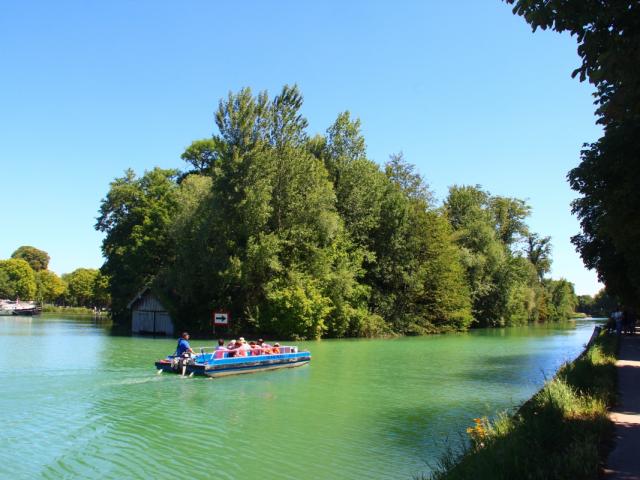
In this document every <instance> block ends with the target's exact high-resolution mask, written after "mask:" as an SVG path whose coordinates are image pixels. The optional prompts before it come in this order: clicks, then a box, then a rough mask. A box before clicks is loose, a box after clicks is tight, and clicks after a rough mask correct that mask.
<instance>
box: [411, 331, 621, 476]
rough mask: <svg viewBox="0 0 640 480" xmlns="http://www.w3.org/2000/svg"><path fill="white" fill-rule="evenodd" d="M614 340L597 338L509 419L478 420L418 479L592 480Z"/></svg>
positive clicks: (604, 442) (605, 443) (606, 426)
mask: <svg viewBox="0 0 640 480" xmlns="http://www.w3.org/2000/svg"><path fill="white" fill-rule="evenodd" d="M616 351H617V339H616V338H615V337H614V336H612V335H606V334H604V333H603V334H601V335H600V336H599V337H597V338H596V339H595V341H594V342H593V344H592V345H591V346H590V347H589V348H588V349H587V350H586V351H585V352H583V354H582V355H581V356H580V357H578V358H577V359H576V360H574V361H573V362H571V363H567V364H565V365H563V366H562V367H561V368H560V370H559V371H558V373H557V374H556V376H555V377H554V378H553V379H552V380H549V381H547V382H546V383H545V385H544V386H543V387H542V389H541V390H540V391H538V392H537V393H536V394H535V395H534V396H533V397H532V398H531V399H530V400H529V401H527V402H526V403H525V404H524V405H522V407H520V409H519V410H518V411H517V412H516V413H515V414H513V415H508V414H507V413H501V414H499V415H498V416H497V417H496V418H495V419H493V420H489V419H487V418H486V417H485V418H477V419H475V420H474V422H475V424H474V425H473V426H471V427H469V428H468V429H467V433H468V435H469V439H468V441H466V442H463V446H462V447H460V448H459V449H458V450H455V449H452V448H450V449H448V450H447V451H446V452H445V454H444V455H443V456H442V457H441V458H440V460H439V461H438V463H437V465H435V466H433V471H432V472H431V473H430V474H428V475H423V476H422V477H419V478H421V479H422V480H458V479H475V480H483V479H492V480H500V479H505V480H506V479H509V480H512V479H536V480H537V479H540V480H549V479H567V480H569V479H570V480H576V479H597V478H598V477H599V471H600V469H601V461H602V459H604V458H605V457H606V454H607V453H608V450H609V448H610V440H611V438H612V435H613V425H612V423H611V421H610V420H609V418H608V416H607V412H608V408H609V407H610V406H611V405H613V404H614V403H615V396H616V369H615V360H616Z"/></svg>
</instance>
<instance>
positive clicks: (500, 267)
mask: <svg viewBox="0 0 640 480" xmlns="http://www.w3.org/2000/svg"><path fill="white" fill-rule="evenodd" d="M302 106H303V97H302V94H301V92H300V91H299V89H298V88H297V87H296V86H286V85H285V86H284V87H283V88H282V90H281V91H280V92H279V93H278V94H277V95H275V96H273V97H270V96H269V95H268V94H267V93H266V92H261V93H258V94H257V95H254V94H253V93H252V92H251V90H250V89H248V88H245V89H242V90H240V91H239V92H237V93H230V94H229V95H228V96H227V97H226V98H224V99H222V100H221V101H220V103H219V105H218V109H217V111H216V113H215V124H216V127H217V132H216V133H215V134H214V135H213V136H212V137H211V138H210V139H201V140H196V141H194V142H193V143H192V144H191V145H190V146H189V147H187V149H186V151H185V152H184V154H183V155H182V158H183V160H185V161H186V162H187V164H188V170H187V171H185V172H179V171H177V170H162V169H159V168H155V169H153V170H150V171H147V172H145V173H144V174H143V175H142V176H137V175H136V174H135V173H134V172H132V171H127V172H126V173H125V176H124V177H121V178H117V179H116V180H114V182H112V183H111V187H110V190H109V192H108V193H107V195H106V197H105V198H104V200H103V201H102V204H101V207H100V215H99V217H98V221H97V223H96V228H97V229H98V230H100V231H102V232H104V233H105V239H104V242H103V245H102V250H103V253H104V256H105V258H106V261H105V263H104V265H103V267H102V269H101V271H102V273H103V274H105V275H108V277H109V279H110V283H109V285H110V287H109V288H110V293H111V295H112V297H113V309H114V313H115V314H116V316H118V314H120V315H121V317H122V318H126V310H125V308H124V307H125V306H126V304H127V303H128V301H129V300H130V299H131V298H132V297H133V296H134V295H135V294H136V293H137V291H139V290H140V289H141V288H142V287H143V286H145V285H148V286H150V287H151V288H152V290H153V291H154V293H155V294H156V295H157V296H158V297H159V298H160V300H161V301H162V303H163V304H164V305H165V307H166V308H167V309H168V310H169V311H170V313H171V315H172V318H173V319H174V320H175V321H176V322H177V324H178V325H177V327H178V328H189V329H192V330H196V331H201V332H209V331H210V328H211V325H210V317H211V311H212V310H217V309H224V310H229V311H230V312H231V314H232V318H233V319H234V320H233V325H232V329H236V330H237V331H242V332H245V333H249V332H251V331H253V332H261V333H268V334H273V335H277V336H283V337H297V338H317V337H322V336H330V337H344V336H373V335H383V334H391V333H401V334H423V333H429V332H436V331H445V330H464V329H466V328H468V327H469V326H471V325H472V324H474V323H475V324H476V325H481V326H484V325H508V324H514V323H522V322H526V321H535V320H539V321H544V320H550V319H555V317H554V316H552V315H549V314H547V312H549V311H551V310H552V309H551V307H552V306H554V305H555V303H554V302H556V303H558V306H557V308H555V307H554V308H555V310H553V311H554V312H555V311H559V312H561V314H560V315H561V316H562V315H564V314H565V310H566V309H565V308H564V307H563V305H565V303H566V302H565V303H562V302H564V300H565V299H564V297H563V298H560V297H561V296H559V295H556V296H554V295H553V292H552V291H551V290H549V291H548V289H549V288H550V287H548V286H549V285H551V283H550V282H551V281H550V280H548V279H546V278H544V274H545V273H546V272H547V271H548V268H547V269H546V270H545V268H542V267H540V266H538V267H536V266H534V264H533V263H532V262H531V261H530V259H529V257H527V256H526V255H524V254H523V253H522V252H520V251H519V250H518V246H519V245H520V244H521V243H522V242H524V239H525V238H527V235H529V229H528V227H527V224H526V218H527V216H528V215H529V212H530V207H529V206H528V205H527V204H526V202H524V201H522V200H519V199H514V198H508V197H500V196H494V195H491V194H489V193H488V192H486V191H484V190H482V189H481V188H480V187H478V186H476V187H471V186H459V187H458V186H456V187H452V190H451V192H450V195H449V197H448V198H447V200H446V202H445V205H444V207H442V208H438V207H437V206H436V201H435V199H434V198H433V194H432V193H431V191H430V189H429V186H428V184H427V183H426V181H425V180H424V178H423V177H422V176H421V175H420V173H419V172H418V171H417V169H416V167H415V166H414V165H412V164H411V163H409V162H408V161H407V160H406V159H405V158H404V156H403V155H402V154H394V155H391V156H390V158H389V161H388V162H387V163H386V164H385V165H383V166H381V165H379V164H377V163H376V162H374V161H372V160H371V159H369V158H368V157H367V152H366V142H365V139H364V137H363V135H362V132H361V128H360V121H359V120H358V119H354V118H352V117H351V115H350V113H349V112H343V113H340V114H339V115H338V116H337V118H336V120H335V122H334V123H333V124H332V125H330V126H329V127H328V128H327V130H326V132H325V134H324V135H315V136H311V135H309V134H308V132H307V128H308V122H307V120H306V119H305V118H304V116H303V114H302ZM547 253H548V252H547ZM542 264H543V262H542V261H541V262H540V265H542ZM538 268H542V271H541V272H542V273H540V274H539V273H538ZM69 288H70V290H71V288H72V287H71V281H70V280H69ZM545 292H546V293H545ZM232 331H233V330H232Z"/></svg>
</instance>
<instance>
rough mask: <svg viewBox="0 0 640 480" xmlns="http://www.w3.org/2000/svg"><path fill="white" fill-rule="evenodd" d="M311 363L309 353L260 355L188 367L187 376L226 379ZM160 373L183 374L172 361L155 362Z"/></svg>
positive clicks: (213, 361)
mask: <svg viewBox="0 0 640 480" xmlns="http://www.w3.org/2000/svg"><path fill="white" fill-rule="evenodd" d="M310 361H311V354H310V353H309V352H296V353H288V354H281V355H260V356H255V357H254V356H252V357H240V358H225V359H220V360H212V361H209V362H198V361H197V360H196V362H195V363H192V364H190V365H187V368H186V372H185V374H186V375H198V376H206V377H214V378H215V377H225V376H229V375H242V374H245V373H256V372H266V371H270V370H279V369H282V368H294V367H301V366H303V365H307V364H308V363H309V362H310ZM155 365H156V368H157V369H158V370H159V371H162V372H167V373H182V369H181V368H179V367H178V366H177V365H175V364H174V363H172V362H171V361H170V360H160V361H158V362H155Z"/></svg>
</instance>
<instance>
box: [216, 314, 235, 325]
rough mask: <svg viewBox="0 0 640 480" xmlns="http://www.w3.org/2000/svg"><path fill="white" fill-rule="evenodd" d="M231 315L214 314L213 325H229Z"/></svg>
mask: <svg viewBox="0 0 640 480" xmlns="http://www.w3.org/2000/svg"><path fill="white" fill-rule="evenodd" d="M230 317H231V315H230V314H229V312H225V311H220V312H213V324H214V325H229V318H230Z"/></svg>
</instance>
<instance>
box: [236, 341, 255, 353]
mask: <svg viewBox="0 0 640 480" xmlns="http://www.w3.org/2000/svg"><path fill="white" fill-rule="evenodd" d="M250 351H251V347H250V346H249V344H248V343H247V342H245V340H244V337H240V338H239V339H238V341H237V342H236V357H246V356H247V354H248V352H250Z"/></svg>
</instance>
